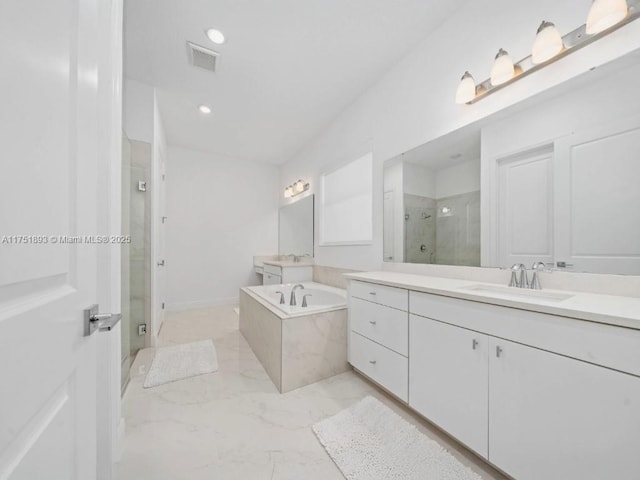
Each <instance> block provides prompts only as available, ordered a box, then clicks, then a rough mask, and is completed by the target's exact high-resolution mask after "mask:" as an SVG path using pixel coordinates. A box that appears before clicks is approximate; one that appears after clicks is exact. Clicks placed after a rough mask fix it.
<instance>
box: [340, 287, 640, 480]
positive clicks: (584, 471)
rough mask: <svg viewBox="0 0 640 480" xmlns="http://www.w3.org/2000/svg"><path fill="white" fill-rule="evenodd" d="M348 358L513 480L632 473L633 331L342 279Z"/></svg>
mask: <svg viewBox="0 0 640 480" xmlns="http://www.w3.org/2000/svg"><path fill="white" fill-rule="evenodd" d="M349 325H350V344H349V361H350V363H351V364H352V365H353V366H354V367H355V368H356V369H358V370H359V371H360V372H361V373H363V374H364V375H366V376H368V377H369V378H371V379H372V380H374V381H375V382H377V383H378V384H380V385H381V386H383V387H384V388H386V389H387V390H389V391H390V392H391V393H393V394H394V395H396V396H397V397H398V398H400V399H402V400H404V401H406V402H408V404H409V406H410V407H411V408H413V409H414V410H415V411H417V412H418V413H420V414H422V415H424V416H425V417H426V418H427V419H429V420H430V421H432V422H433V423H435V424H436V425H438V426H439V427H441V428H442V429H443V430H445V431H447V432H448V433H449V434H451V435H452V436H453V437H455V438H457V439H458V440H459V441H460V442H461V443H463V444H465V445H467V446H468V447H469V448H470V449H472V450H474V451H475V452H476V453H478V454H479V455H481V456H482V457H484V458H485V459H487V460H488V461H489V462H490V463H492V464H494V465H495V466H497V467H498V468H500V469H501V470H503V471H504V472H506V473H508V474H509V475H511V476H513V477H514V478H517V479H518V480H540V479H549V480H555V479H562V480H601V479H604V478H612V479H613V478H615V479H616V480H637V479H638V478H640V455H638V449H640V378H639V377H640V331H639V330H634V329H629V328H622V327H616V326H611V325H602V324H598V323H594V322H587V321H583V320H577V319H572V318H568V317H558V316H555V315H549V314H544V313H538V312H532V311H524V310H519V309H515V308H507V307H502V306H497V305H491V304H487V303H480V302H474V301H470V300H462V299H458V298H454V297H447V296H442V295H433V294H428V293H422V292H416V291H409V290H407V289H402V288H396V287H390V286H384V285H377V284H372V283H366V282H360V281H355V280H352V281H351V284H350V286H349Z"/></svg>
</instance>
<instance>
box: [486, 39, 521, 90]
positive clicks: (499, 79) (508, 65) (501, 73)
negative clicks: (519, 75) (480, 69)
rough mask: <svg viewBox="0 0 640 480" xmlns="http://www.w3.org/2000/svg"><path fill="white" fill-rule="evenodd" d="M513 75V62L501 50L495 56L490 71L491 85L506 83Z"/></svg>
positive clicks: (505, 52) (507, 53)
mask: <svg viewBox="0 0 640 480" xmlns="http://www.w3.org/2000/svg"><path fill="white" fill-rule="evenodd" d="M515 73H516V70H515V67H514V66H513V60H511V57H510V56H509V52H507V51H506V50H503V49H502V48H501V49H500V50H498V53H497V54H496V59H495V61H494V62H493V68H492V69H491V85H493V86H496V85H502V84H503V83H507V82H508V81H509V80H511V79H512V78H513V76H514V75H515Z"/></svg>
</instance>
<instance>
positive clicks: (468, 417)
mask: <svg viewBox="0 0 640 480" xmlns="http://www.w3.org/2000/svg"><path fill="white" fill-rule="evenodd" d="M409 328H410V331H411V335H410V339H409V405H411V407H412V408H414V409H415V410H417V411H418V412H420V413H421V414H422V415H424V416H425V417H427V418H428V419H429V420H430V421H432V422H433V423H435V424H436V425H438V426H439V427H441V428H442V429H444V430H446V431H447V432H448V433H449V434H451V435H452V436H454V437H456V438H457V439H458V440H459V441H461V442H462V443H464V444H465V445H467V446H468V447H469V448H471V449H472V450H474V451H475V452H477V453H478V454H479V455H481V456H483V457H484V458H487V428H488V427H487V411H488V405H487V402H488V397H489V393H488V368H489V359H488V349H489V345H488V344H489V340H488V337H487V336H486V335H483V334H480V333H477V332H473V331H471V330H466V329H464V328H460V327H454V326H452V325H448V324H446V323H441V322H437V321H435V320H430V319H428V318H423V317H418V316H416V315H411V317H410V327H409Z"/></svg>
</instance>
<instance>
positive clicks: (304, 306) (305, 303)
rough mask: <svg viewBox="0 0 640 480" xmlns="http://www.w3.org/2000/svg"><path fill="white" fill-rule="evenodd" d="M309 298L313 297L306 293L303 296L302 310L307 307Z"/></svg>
mask: <svg viewBox="0 0 640 480" xmlns="http://www.w3.org/2000/svg"><path fill="white" fill-rule="evenodd" d="M307 297H313V295H311V294H310V293H306V294H304V295H303V296H302V308H306V307H307Z"/></svg>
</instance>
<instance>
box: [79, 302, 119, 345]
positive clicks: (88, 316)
mask: <svg viewBox="0 0 640 480" xmlns="http://www.w3.org/2000/svg"><path fill="white" fill-rule="evenodd" d="M98 310H99V307H98V305H97V304H96V305H91V306H90V307H89V308H86V309H85V310H84V335H85V337H88V336H89V335H91V334H92V333H93V332H95V331H96V330H100V331H101V332H108V331H111V330H112V329H113V327H115V326H116V324H117V323H118V322H119V321H120V319H122V314H121V313H98Z"/></svg>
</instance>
